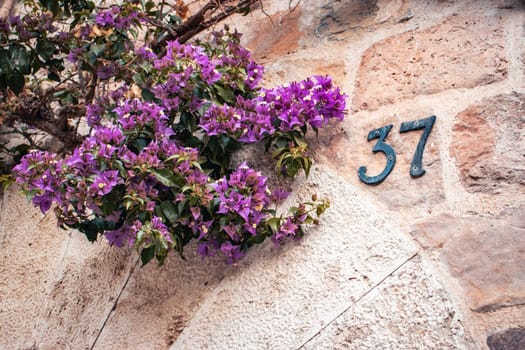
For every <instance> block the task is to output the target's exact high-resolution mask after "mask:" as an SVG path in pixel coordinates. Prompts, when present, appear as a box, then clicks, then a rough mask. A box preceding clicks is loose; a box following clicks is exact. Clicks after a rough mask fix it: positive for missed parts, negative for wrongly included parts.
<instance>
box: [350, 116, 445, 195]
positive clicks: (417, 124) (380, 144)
mask: <svg viewBox="0 0 525 350" xmlns="http://www.w3.org/2000/svg"><path fill="white" fill-rule="evenodd" d="M435 121H436V116H435V115H433V116H430V117H428V118H425V119H420V120H414V121H411V122H404V123H401V128H400V129H399V132H400V133H404V132H407V131H412V130H420V129H425V130H424V131H423V134H422V135H421V138H420V139H419V142H418V144H417V147H416V151H415V152H414V157H413V158H412V163H411V164H410V176H412V177H414V178H417V177H420V176H423V175H424V174H425V170H424V169H423V152H424V150H425V145H426V144H427V139H428V136H429V135H430V132H431V131H432V127H433V126H434V122H435ZM391 129H392V124H390V125H387V126H384V127H382V128H379V129H374V130H372V131H370V132H369V133H368V141H371V140H374V139H377V138H378V139H379V140H378V141H377V142H376V144H375V145H374V148H372V152H373V153H377V152H382V153H384V154H385V156H386V165H385V168H384V169H383V171H382V172H381V173H380V174H379V175H376V176H368V175H366V167H365V166H361V167H359V170H358V173H359V179H360V180H361V181H362V182H364V183H365V184H367V185H379V184H380V183H381V182H383V181H384V180H385V179H386V177H387V176H388V175H389V174H390V172H392V169H394V165H395V164H396V153H395V151H394V149H393V148H392V146H390V145H389V144H387V143H385V139H386V137H387V136H388V133H389V132H390V130H391Z"/></svg>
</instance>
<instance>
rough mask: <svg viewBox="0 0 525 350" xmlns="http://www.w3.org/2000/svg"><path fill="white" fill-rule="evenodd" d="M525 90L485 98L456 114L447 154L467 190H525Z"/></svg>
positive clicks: (487, 191)
mask: <svg viewBox="0 0 525 350" xmlns="http://www.w3.org/2000/svg"><path fill="white" fill-rule="evenodd" d="M524 129H525V94H517V93H515V94H509V95H499V96H495V97H491V98H488V99H484V100H483V101H482V102H481V103H479V104H476V105H473V106H471V107H469V108H467V109H466V110H464V111H462V112H461V113H459V114H458V115H456V117H455V123H454V127H453V130H452V132H453V133H452V142H451V145H450V154H451V155H452V157H455V159H456V165H457V167H458V171H459V174H460V178H461V181H462V183H463V185H464V186H465V189H466V190H467V191H468V192H483V193H489V194H496V193H501V192H502V191H506V190H508V188H509V186H511V187H512V188H515V189H516V190H517V191H519V192H521V193H525V192H524V191H525V187H524V185H525V162H524V160H525V135H524V133H523V130H524Z"/></svg>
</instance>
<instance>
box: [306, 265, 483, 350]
mask: <svg viewBox="0 0 525 350" xmlns="http://www.w3.org/2000/svg"><path fill="white" fill-rule="evenodd" d="M469 348H475V347H474V345H473V340H472V338H471V337H470V335H469V334H468V331H467V330H466V329H465V328H464V326H463V320H462V319H461V315H458V314H457V312H456V308H455V307H454V305H453V303H452V302H451V301H450V300H449V299H448V293H447V291H446V290H445V288H443V286H441V285H440V284H439V283H438V282H437V281H436V280H435V279H434V277H433V276H432V275H431V274H430V273H429V272H428V270H427V269H426V268H424V266H423V265H422V263H421V259H420V258H418V257H416V258H414V259H413V260H411V261H409V262H407V263H406V264H405V265H403V266H402V267H401V268H400V269H399V270H397V271H396V272H395V273H393V274H392V275H391V276H389V277H388V278H387V279H385V281H384V282H383V283H382V284H381V285H379V286H378V287H377V288H376V289H374V290H372V291H371V292H370V293H368V294H366V295H365V296H364V297H363V298H362V299H360V300H359V301H358V302H356V303H355V304H354V305H353V306H352V307H350V308H349V309H348V310H347V311H345V312H344V313H343V314H342V315H340V316H339V317H338V318H336V319H335V320H334V321H333V322H332V323H331V324H330V325H328V327H326V328H325V329H323V330H322V331H321V332H320V333H319V334H318V335H316V336H315V337H314V338H313V339H311V341H309V342H308V343H306V345H305V346H304V349H305V350H320V349H327V350H328V349H330V350H342V349H469Z"/></svg>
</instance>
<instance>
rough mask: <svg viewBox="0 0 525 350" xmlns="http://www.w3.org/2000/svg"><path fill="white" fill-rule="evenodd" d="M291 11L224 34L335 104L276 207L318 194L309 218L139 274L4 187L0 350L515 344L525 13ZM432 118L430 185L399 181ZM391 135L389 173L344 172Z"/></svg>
mask: <svg viewBox="0 0 525 350" xmlns="http://www.w3.org/2000/svg"><path fill="white" fill-rule="evenodd" d="M290 4H291V7H290V6H289V2H288V1H264V2H263V6H264V7H262V8H261V7H259V8H258V9H255V10H254V11H253V12H252V13H251V14H249V15H248V16H246V17H242V16H238V17H237V16H236V17H233V18H231V19H229V20H228V22H229V24H230V26H232V27H237V28H238V29H239V30H240V31H241V32H243V33H244V37H243V40H244V43H245V44H246V45H247V46H248V47H249V48H250V49H251V50H252V52H253V53H254V55H255V56H256V57H257V59H258V60H259V61H260V62H261V63H264V64H265V66H266V81H265V84H266V85H268V86H273V85H275V84H280V83H286V82H289V81H292V80H298V79H302V78H305V77H307V76H310V75H313V74H323V75H324V74H329V75H331V76H332V77H333V78H334V80H335V82H336V83H337V84H338V85H339V86H340V87H341V88H342V90H343V91H344V92H345V93H346V94H348V96H349V97H348V99H347V103H348V116H347V118H346V120H345V121H344V122H342V123H339V124H337V123H335V124H332V125H331V126H330V127H329V128H328V129H325V130H322V131H321V133H320V135H319V137H318V138H315V137H314V136H312V138H311V141H312V144H313V155H314V158H315V160H316V165H315V166H314V169H313V170H312V174H311V176H310V177H309V178H308V179H306V178H299V179H298V180H297V181H296V183H295V184H294V187H295V188H296V190H297V191H296V194H295V196H294V197H293V198H289V199H288V204H289V205H292V204H293V203H294V202H295V201H296V200H298V199H301V198H307V197H308V196H309V195H310V194H311V193H312V192H314V191H315V192H317V193H318V194H319V195H320V196H326V197H329V198H330V199H331V202H332V207H331V208H330V210H329V211H328V213H327V214H326V216H325V218H324V219H323V220H322V225H321V226H319V227H315V228H311V229H309V230H308V233H307V235H306V237H305V238H304V239H303V240H302V241H301V242H299V243H297V244H288V245H286V246H284V247H282V248H279V249H276V248H274V247H273V246H272V245H271V244H270V243H268V244H264V245H262V246H261V247H257V248H255V249H254V250H252V251H251V252H250V253H249V254H248V256H247V257H246V258H245V259H244V260H243V261H241V262H240V263H238V264H237V265H234V266H225V265H224V263H223V262H222V261H221V260H220V259H209V260H206V261H204V262H201V259H200V258H199V257H198V256H196V255H195V254H194V253H192V252H191V250H192V249H191V247H190V248H189V249H188V253H189V254H188V256H187V260H186V261H183V260H181V259H179V258H178V257H176V256H175V255H173V256H172V257H171V258H170V259H168V262H167V264H166V265H165V266H163V267H160V268H158V267H156V266H155V265H154V264H150V265H148V266H146V267H144V268H140V267H139V265H138V258H137V256H136V254H135V253H134V252H133V251H117V250H115V249H113V248H111V247H109V246H108V245H107V244H106V242H102V241H101V242H97V243H96V244H94V245H91V244H90V243H88V242H87V241H86V240H85V239H84V238H83V237H82V235H80V234H78V233H76V232H64V231H61V230H59V229H57V228H56V226H55V221H54V218H53V217H52V215H48V216H42V215H41V214H40V213H39V212H38V211H37V210H35V209H33V208H31V207H30V206H29V205H28V204H27V203H26V201H25V199H24V198H22V197H21V196H20V195H19V194H18V193H17V190H16V188H11V189H10V190H8V191H7V192H6V193H4V194H3V197H2V199H1V201H0V261H1V264H0V266H1V273H2V276H4V278H2V281H1V282H0V329H1V330H2V332H1V333H2V335H1V336H0V348H5V349H69V348H72V349H83V348H86V349H167V348H170V347H171V349H347V348H350V349H370V348H393V349H394V348H395V349H409V348H413V349H426V348H428V349H431V348H432V349H434V348H443V349H445V348H446V349H451V348H458V349H484V348H487V347H488V345H487V344H490V346H491V348H494V349H496V348H498V347H497V346H498V344H499V345H501V344H504V343H505V342H507V341H509V339H510V340H513V341H514V342H515V343H514V348H519V347H520V346H523V347H524V348H525V344H524V343H523V342H524V340H523V339H525V336H523V329H524V328H525V270H524V266H525V187H524V185H525V162H524V161H525V140H524V135H525V133H524V131H523V130H524V123H525V40H524V38H525V3H524V2H523V1H504V0H499V1H497V0H494V1H475V0H472V1H466V0H465V1H410V0H393V1H386V0H377V1H358V0H339V1H325V2H318V1H301V2H299V4H298V5H297V6H295V4H296V1H292V2H291V3H290ZM430 115H435V116H436V122H435V125H434V128H433V130H432V132H431V134H430V136H429V138H428V142H427V145H426V148H425V151H424V154H423V167H424V169H425V170H426V173H425V175H424V176H422V177H419V178H412V177H411V176H410V167H411V161H412V158H413V155H414V150H415V149H416V145H417V144H418V142H419V139H420V137H421V131H413V132H407V133H400V132H399V128H400V125H401V123H402V122H406V121H412V120H419V119H422V118H426V117H428V116H430ZM388 124H392V125H393V128H392V130H391V131H390V133H389V135H388V137H387V138H386V141H385V142H387V143H388V144H390V145H391V146H392V147H393V148H394V150H395V152H396V155H397V161H396V165H395V167H394V169H393V171H392V173H391V174H390V175H389V176H388V177H387V178H386V179H385V181H384V182H383V183H381V184H379V185H377V186H369V185H366V184H364V183H362V182H361V181H360V180H359V178H358V172H357V169H358V168H359V167H360V166H366V167H367V174H370V175H375V174H378V173H380V172H381V171H382V169H383V168H384V166H385V157H384V156H383V155H382V154H381V153H376V154H374V153H372V147H373V146H374V144H375V142H376V140H372V141H371V142H367V135H368V133H369V131H370V130H373V129H377V128H380V127H383V126H385V125H388ZM507 329H510V331H507V332H504V331H505V330H507ZM520 332H521V333H520ZM520 334H521V335H520ZM489 336H491V337H490V340H489V342H488V343H487V337H489ZM520 337H521V338H520ZM520 339H521V340H520ZM520 342H521V343H520ZM500 348H501V347H500Z"/></svg>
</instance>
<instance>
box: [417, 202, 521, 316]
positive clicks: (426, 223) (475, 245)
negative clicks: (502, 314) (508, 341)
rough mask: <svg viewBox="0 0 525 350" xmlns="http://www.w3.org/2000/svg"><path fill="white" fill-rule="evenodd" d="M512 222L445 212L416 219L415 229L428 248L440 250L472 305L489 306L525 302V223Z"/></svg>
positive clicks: (484, 308) (479, 308)
mask: <svg viewBox="0 0 525 350" xmlns="http://www.w3.org/2000/svg"><path fill="white" fill-rule="evenodd" d="M515 215H517V216H523V215H525V212H523V210H520V211H519V212H516V213H515ZM512 222H513V218H504V219H503V218H502V219H499V220H496V219H487V218H481V217H462V218H455V217H452V216H439V217H433V218H429V219H423V220H420V221H418V222H416V223H415V224H414V226H413V230H412V232H411V234H412V235H413V236H414V238H415V239H417V240H418V241H419V242H420V244H421V245H422V246H423V247H424V248H427V249H433V250H436V251H437V252H438V254H439V257H440V260H441V261H442V262H443V263H444V264H445V266H446V267H447V269H448V271H449V272H450V274H451V275H452V276H453V277H455V278H457V279H458V281H459V283H460V284H461V286H462V287H463V289H464V292H465V296H466V299H467V303H468V305H469V306H470V308H471V309H473V310H474V311H478V312H486V311H491V310H495V309H498V308H501V307H504V306H511V305H519V304H523V303H525V274H524V273H523V266H525V229H523V228H518V227H515V226H513V225H512Z"/></svg>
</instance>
